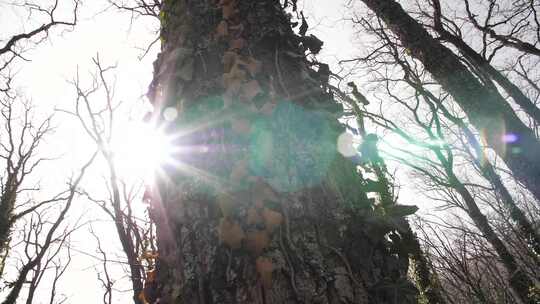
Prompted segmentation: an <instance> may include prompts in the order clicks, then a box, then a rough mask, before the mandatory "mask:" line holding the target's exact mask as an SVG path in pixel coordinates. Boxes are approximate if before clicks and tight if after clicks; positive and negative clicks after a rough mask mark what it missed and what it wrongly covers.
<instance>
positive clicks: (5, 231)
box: [0, 174, 18, 276]
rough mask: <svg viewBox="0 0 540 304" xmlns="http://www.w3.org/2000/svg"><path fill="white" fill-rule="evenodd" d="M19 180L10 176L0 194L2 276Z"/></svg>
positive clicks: (0, 258) (0, 262) (0, 269)
mask: <svg viewBox="0 0 540 304" xmlns="http://www.w3.org/2000/svg"><path fill="white" fill-rule="evenodd" d="M17 187H18V185H17V180H16V176H15V175H13V174H8V175H7V178H6V184H5V186H4V187H3V189H2V190H3V191H2V192H1V193H0V276H1V275H2V274H3V269H4V263H5V258H6V257H7V252H8V249H9V248H8V246H9V239H10V234H11V228H12V226H13V209H14V208H15V200H16V197H17Z"/></svg>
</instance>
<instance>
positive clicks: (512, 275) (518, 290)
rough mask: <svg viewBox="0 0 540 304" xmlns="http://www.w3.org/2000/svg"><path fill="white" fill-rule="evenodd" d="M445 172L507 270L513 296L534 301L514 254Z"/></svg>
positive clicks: (471, 199) (530, 284)
mask: <svg viewBox="0 0 540 304" xmlns="http://www.w3.org/2000/svg"><path fill="white" fill-rule="evenodd" d="M447 174H449V178H450V181H451V183H452V185H453V187H454V188H455V189H456V191H457V192H458V193H459V194H460V196H461V198H462V199H463V201H464V202H465V205H466V206H467V209H466V211H467V213H468V214H469V216H470V217H471V219H472V220H473V222H474V225H475V226H476V228H478V230H480V231H481V232H482V234H483V235H484V237H485V238H486V240H487V241H488V242H489V243H490V244H491V246H492V247H493V249H494V250H495V252H497V255H498V256H499V258H500V261H501V263H502V264H503V266H504V267H505V268H506V271H507V272H508V284H509V285H510V287H511V288H512V290H513V291H514V294H515V296H516V297H517V298H518V299H520V300H521V301H522V303H527V304H533V303H536V301H535V300H534V299H533V298H531V297H530V295H529V292H530V291H531V290H533V289H534V284H533V282H532V281H531V280H530V279H529V277H528V276H527V274H525V272H523V270H522V269H521V267H520V266H519V265H518V263H517V262H516V260H515V259H514V256H512V254H511V253H510V252H509V251H508V249H507V248H506V246H505V245H504V243H503V242H502V240H501V239H500V238H499V236H498V235H497V234H496V233H495V231H493V229H492V228H491V226H490V225H489V222H488V220H487V218H486V216H485V215H484V214H483V213H482V211H480V209H479V208H478V205H477V204H476V201H475V200H474V198H473V197H472V195H471V193H470V192H469V190H467V188H466V187H465V185H463V184H462V183H461V181H459V180H458V178H457V177H456V176H455V175H454V173H453V172H447Z"/></svg>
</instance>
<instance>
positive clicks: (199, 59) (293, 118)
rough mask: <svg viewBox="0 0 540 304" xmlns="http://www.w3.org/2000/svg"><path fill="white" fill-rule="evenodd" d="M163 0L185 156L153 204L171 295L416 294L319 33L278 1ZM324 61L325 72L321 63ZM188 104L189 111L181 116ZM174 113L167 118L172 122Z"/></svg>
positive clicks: (329, 298)
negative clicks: (321, 53)
mask: <svg viewBox="0 0 540 304" xmlns="http://www.w3.org/2000/svg"><path fill="white" fill-rule="evenodd" d="M216 2H217V1H213V0H200V1H164V5H163V8H162V13H161V18H162V25H163V27H162V42H163V44H162V52H161V54H160V55H159V57H158V60H157V61H156V63H155V76H154V81H153V83H152V84H151V87H150V92H149V95H150V98H151V100H153V103H154V107H155V109H156V112H155V114H156V115H160V117H163V116H165V118H168V119H173V121H171V122H170V125H169V128H168V131H169V132H171V133H175V134H176V137H175V138H176V140H175V142H174V144H175V145H177V146H178V147H179V148H180V149H179V150H180V151H181V152H178V154H177V155H175V159H176V161H177V163H176V164H175V165H171V166H167V167H166V168H164V170H163V171H164V174H165V175H166V177H164V176H162V177H161V179H160V182H159V183H158V184H159V191H158V192H159V195H157V196H156V197H154V199H153V201H152V207H153V209H152V211H151V215H152V218H153V219H154V221H155V222H156V229H157V238H158V239H157V243H158V252H159V259H158V262H157V268H156V270H157V284H156V286H155V288H154V290H145V296H146V298H147V300H148V301H149V302H151V303H152V302H155V301H156V300H157V299H158V298H159V303H162V304H163V303H179V302H181V303H194V304H197V303H199V304H202V303H205V304H210V303H215V304H217V303H220V304H227V303H329V304H334V303H336V304H337V303H413V302H414V299H415V296H416V291H415V289H414V287H412V286H411V284H410V283H409V282H408V281H407V280H406V278H405V276H406V271H407V262H406V261H405V262H403V259H398V258H397V257H396V256H394V255H393V254H391V253H390V246H391V244H390V242H389V241H387V240H385V238H384V235H385V234H386V233H388V232H390V231H391V230H395V229H396V227H394V226H392V225H391V224H390V223H391V221H388V220H385V219H383V218H378V217H377V216H376V215H375V214H374V212H373V208H372V206H371V203H370V200H369V199H368V197H367V196H366V194H365V193H364V192H362V190H361V189H360V187H359V186H360V184H361V180H360V177H359V176H358V175H357V173H356V170H355V168H354V166H353V165H352V164H351V163H350V162H349V161H347V160H346V159H344V158H343V157H342V156H341V155H340V154H339V153H338V151H337V148H336V142H337V138H338V135H340V133H342V132H344V130H343V128H342V127H341V126H340V125H339V123H338V122H337V120H336V118H337V117H338V115H339V113H340V111H339V110H340V109H339V107H338V106H337V105H336V104H335V102H334V101H333V98H332V96H331V94H329V93H328V92H326V90H325V89H324V88H325V87H326V85H327V84H326V83H325V77H324V76H325V75H324V73H322V72H319V73H317V72H315V71H313V70H312V69H311V68H310V65H309V63H308V62H307V60H306V59H305V57H304V53H305V51H306V50H307V49H310V50H311V51H312V52H314V53H316V52H317V49H318V48H320V43H319V41H318V39H316V38H315V37H313V36H305V37H299V36H296V35H295V34H294V33H293V32H292V30H291V28H290V23H289V20H288V17H287V15H286V14H285V13H284V12H283V9H282V8H281V6H280V4H279V1H277V0H264V1H248V0H221V1H219V4H216ZM321 71H322V69H321ZM175 114H177V117H176V118H174V117H175V116H176V115H175ZM162 120H163V121H165V119H162Z"/></svg>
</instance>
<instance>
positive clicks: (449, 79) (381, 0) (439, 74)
mask: <svg viewBox="0 0 540 304" xmlns="http://www.w3.org/2000/svg"><path fill="white" fill-rule="evenodd" d="M362 1H363V2H364V3H365V4H366V5H367V6H368V7H369V8H370V9H372V10H373V11H374V12H375V13H376V14H377V15H378V16H379V17H380V18H381V19H383V20H384V22H385V23H386V24H387V25H388V27H389V28H390V29H391V30H392V31H393V32H394V33H395V34H396V35H397V36H398V37H399V39H400V40H401V42H402V44H403V47H406V48H407V49H409V50H410V51H411V54H412V56H414V57H415V58H417V59H418V60H420V61H421V62H422V64H423V65H424V66H425V68H426V70H428V71H429V72H430V73H431V74H432V75H433V77H434V78H435V79H436V80H437V81H438V82H439V83H440V84H441V85H442V86H443V88H444V89H445V90H446V91H448V92H449V93H450V94H451V95H452V96H453V98H454V100H455V101H456V102H457V103H458V104H459V105H460V107H461V109H462V110H463V111H464V112H465V113H466V115H467V117H468V119H469V121H470V122H471V123H472V124H473V125H474V126H475V127H476V128H477V129H478V130H479V131H480V132H482V134H483V135H484V137H485V140H486V142H487V143H488V144H489V145H490V146H491V147H492V148H493V149H494V150H495V152H496V153H497V154H498V155H499V156H500V157H501V158H502V159H504V161H505V162H506V164H507V166H508V167H509V168H510V170H512V172H513V174H514V176H515V177H516V178H517V179H518V180H519V181H521V182H522V183H523V184H524V185H525V186H526V187H527V188H528V189H529V190H530V191H531V193H533V195H534V196H535V197H536V198H537V199H538V200H539V201H540V158H539V157H538V155H540V142H539V141H538V139H537V138H536V137H535V135H534V133H533V132H532V131H531V130H530V129H529V128H527V126H526V125H525V124H524V123H523V122H522V121H520V119H519V118H518V117H517V115H516V114H515V113H514V111H513V110H512V108H511V107H510V106H509V105H508V103H507V102H506V101H505V100H504V98H502V96H501V95H500V94H499V93H498V92H496V91H494V90H489V89H487V88H486V87H484V86H483V85H482V84H481V83H480V82H479V81H478V80H477V79H476V78H475V77H474V75H473V74H472V73H471V72H470V71H469V70H468V69H467V68H466V67H465V66H464V65H463V64H462V63H461V62H460V60H459V58H458V57H457V56H456V55H454V53H452V51H451V50H449V49H448V48H446V47H445V46H443V45H442V44H441V43H440V42H438V41H436V40H435V39H433V37H431V36H430V35H429V33H428V32H427V31H426V30H425V29H424V28H423V27H422V26H421V25H420V24H419V23H418V22H417V21H416V20H414V19H413V18H412V17H410V16H409V15H408V14H407V13H406V12H405V11H404V10H403V8H402V7H401V6H400V5H399V4H398V3H397V2H396V1H394V0H362ZM506 134H511V135H512V136H515V138H516V140H506V138H507V137H506V136H505V135H506Z"/></svg>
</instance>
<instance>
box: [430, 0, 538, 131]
mask: <svg viewBox="0 0 540 304" xmlns="http://www.w3.org/2000/svg"><path fill="white" fill-rule="evenodd" d="M433 4H434V8H435V12H434V15H433V20H434V28H435V30H436V31H437V33H439V35H440V36H441V38H442V39H444V40H446V41H448V42H450V43H452V44H453V45H454V46H455V47H456V48H457V49H458V50H459V51H460V52H461V54H463V56H465V57H466V58H467V60H468V61H469V62H470V63H471V64H474V65H475V66H476V67H477V68H478V69H479V70H480V71H482V73H484V74H486V76H488V77H490V78H491V79H493V80H494V81H495V82H497V84H499V85H500V86H501V88H503V90H504V91H506V93H507V94H508V95H509V96H510V97H512V99H513V100H514V101H515V102H516V103H517V104H518V105H519V106H520V107H521V108H522V109H523V110H524V111H525V112H526V113H527V114H528V115H529V116H530V117H531V118H532V119H533V120H534V121H535V123H536V124H538V125H540V109H539V108H538V107H537V106H536V105H535V104H534V102H532V101H531V100H530V99H529V98H528V97H527V96H526V95H525V94H524V93H523V92H522V91H521V90H520V89H519V88H518V87H517V86H516V85H515V84H513V83H512V82H511V81H510V80H509V79H508V78H507V77H506V76H504V75H503V74H502V73H501V72H499V71H497V69H495V68H494V67H493V66H492V65H491V64H490V63H489V62H488V61H487V60H486V59H484V58H483V57H482V56H481V55H480V54H478V52H476V51H475V50H474V49H473V48H472V47H470V46H469V45H468V44H467V43H466V42H465V41H464V40H463V39H462V38H461V37H458V36H456V35H454V34H452V33H450V32H449V31H447V30H446V29H445V28H444V26H443V24H442V22H441V6H440V2H439V0H435V1H433ZM495 90H496V88H495Z"/></svg>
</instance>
